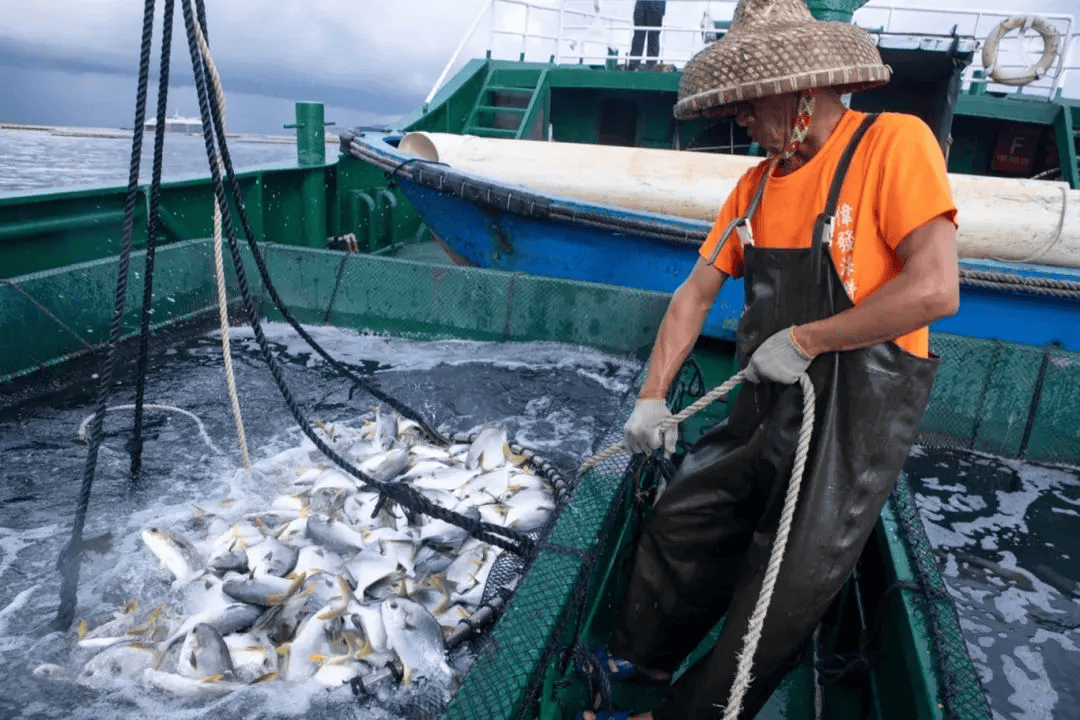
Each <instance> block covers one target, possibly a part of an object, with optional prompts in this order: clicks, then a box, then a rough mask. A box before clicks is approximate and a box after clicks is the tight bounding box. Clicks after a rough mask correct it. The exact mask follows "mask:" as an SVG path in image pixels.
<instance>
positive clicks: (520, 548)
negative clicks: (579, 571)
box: [182, 0, 535, 556]
mask: <svg viewBox="0 0 1080 720" xmlns="http://www.w3.org/2000/svg"><path fill="white" fill-rule="evenodd" d="M196 2H198V0H196ZM182 8H183V13H184V23H185V26H186V28H187V36H188V49H189V51H190V53H191V62H192V66H193V68H195V69H196V70H195V89H196V91H197V95H198V98H199V112H200V114H201V119H202V123H203V128H204V132H203V138H204V144H205V146H206V154H207V160H208V163H209V165H210V174H211V177H212V179H213V186H214V195H215V198H216V200H217V201H218V204H219V205H220V206H221V207H222V208H223V209H225V210H226V211H225V212H222V225H223V227H224V231H225V235H226V237H227V238H228V241H229V252H230V253H231V255H232V259H233V264H234V266H235V269H236V280H237V285H238V286H239V289H240V296H241V300H242V303H243V307H244V311H245V313H246V314H247V316H248V320H249V322H250V324H251V328H252V331H253V332H254V335H255V340H256V342H257V343H258V345H259V349H260V350H261V351H262V355H263V359H264V361H265V362H266V364H267V367H268V369H269V370H270V373H271V375H272V376H273V378H274V381H275V383H276V384H277V387H278V390H279V392H281V395H282V398H283V399H284V401H285V405H286V407H287V408H288V410H289V412H290V414H291V415H292V417H293V419H294V420H295V421H296V423H297V424H298V425H299V427H300V430H301V431H302V432H303V433H304V435H306V436H307V438H308V439H309V440H311V441H312V443H313V444H314V445H315V447H316V448H318V449H319V451H320V452H322V453H323V454H324V455H325V456H326V457H327V458H329V459H330V461H331V462H333V463H334V464H335V465H337V466H338V467H340V468H341V469H342V470H344V471H345V472H347V473H349V474H350V475H352V476H353V477H355V478H356V479H357V480H360V481H361V482H362V483H363V484H364V485H365V486H367V487H369V488H374V489H375V490H376V491H378V492H379V493H385V494H386V495H387V496H388V497H390V498H392V499H393V500H394V501H396V502H397V503H398V504H399V505H401V506H403V507H409V508H412V509H414V510H415V511H417V512H421V513H423V514H425V515H428V516H430V517H433V518H436V519H439V520H444V521H446V522H449V523H451V524H453V525H456V526H457V527H461V528H465V529H468V527H469V526H470V525H471V524H472V523H473V519H472V518H468V517H466V516H464V515H461V514H459V513H455V512H453V511H450V510H447V509H446V508H443V507H440V506H438V505H435V504H434V503H432V502H431V501H430V500H428V499H427V498H426V497H424V496H423V495H422V494H420V493H419V492H417V491H416V490H415V489H413V488H411V487H409V486H407V485H403V484H401V483H393V482H389V483H387V482H380V481H377V480H375V479H374V478H372V477H370V476H368V475H367V474H366V473H364V472H362V471H361V470H359V469H357V468H356V467H353V466H352V465H351V464H350V463H349V462H348V461H346V460H345V459H344V458H342V457H341V456H340V455H338V453H337V452H335V451H334V450H333V449H332V448H331V447H330V446H329V445H327V444H326V443H325V442H324V441H323V440H322V438H320V437H319V436H318V434H317V433H315V431H314V430H313V429H312V427H311V425H310V423H308V421H307V418H305V417H304V415H303V413H302V412H301V410H300V407H299V405H298V404H297V402H296V400H295V398H294V397H293V394H292V391H291V390H290V389H289V387H288V384H287V383H286V382H285V378H284V376H283V374H282V371H281V367H280V365H279V364H278V362H277V358H276V357H275V356H274V354H273V352H272V351H271V349H270V345H269V343H268V342H267V340H266V335H265V334H264V333H263V330H262V326H261V324H260V322H259V317H258V313H257V312H256V309H255V306H254V303H253V301H252V297H251V292H250V289H249V287H248V282H247V273H246V272H245V270H244V264H243V258H242V257H241V255H240V247H239V244H238V242H237V239H236V232H235V228H234V226H233V223H232V214H231V212H228V211H227V209H228V206H227V205H226V203H225V187H224V182H223V180H222V177H221V173H220V172H219V171H218V167H217V162H216V160H217V155H216V153H215V148H214V132H215V131H217V132H218V144H219V145H220V146H222V148H223V149H224V145H225V136H224V133H221V132H220V130H221V124H220V122H217V123H214V122H213V118H212V117H211V113H212V109H211V105H212V103H210V101H209V98H208V92H207V85H206V68H205V67H204V66H203V64H202V56H201V54H200V52H199V47H198V40H197V35H196V32H195V26H194V17H193V14H192V8H191V0H184V2H183V3H182ZM218 120H219V121H220V118H218ZM223 157H224V155H223ZM250 240H251V238H249V242H250ZM474 536H475V537H476V538H478V539H480V540H483V541H485V542H488V543H490V544H492V545H496V546H498V547H501V548H504V549H506V550H509V551H511V552H513V553H516V554H519V555H526V556H528V555H531V553H532V551H533V548H534V544H535V542H534V540H533V539H532V538H531V537H529V536H528V535H526V534H524V533H521V532H518V531H516V530H513V529H511V528H504V527H502V526H499V525H493V524H491V523H486V522H485V523H480V525H479V529H478V530H477V531H476V533H475V535H474Z"/></svg>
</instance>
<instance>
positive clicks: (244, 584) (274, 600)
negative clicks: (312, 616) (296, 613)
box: [221, 575, 304, 607]
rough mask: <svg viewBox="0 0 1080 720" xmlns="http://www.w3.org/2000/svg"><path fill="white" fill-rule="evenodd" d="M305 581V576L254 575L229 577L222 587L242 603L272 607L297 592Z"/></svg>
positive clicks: (227, 593) (226, 592)
mask: <svg viewBox="0 0 1080 720" xmlns="http://www.w3.org/2000/svg"><path fill="white" fill-rule="evenodd" d="M303 582H304V577H303V576H300V577H297V578H296V579H294V580H289V579H288V578H283V577H277V576H276V575H262V576H255V575H252V576H250V577H233V578H229V579H227V580H226V581H225V582H223V583H222V584H221V589H222V591H224V592H225V594H226V595H228V596H229V597H231V598H232V599H234V600H238V601H240V602H242V603H248V604H251V605H260V606H262V607H271V606H272V605H280V604H281V603H283V602H285V601H286V600H288V599H289V598H290V597H292V596H293V595H294V594H296V593H297V592H298V591H299V590H300V588H301V586H302V585H303Z"/></svg>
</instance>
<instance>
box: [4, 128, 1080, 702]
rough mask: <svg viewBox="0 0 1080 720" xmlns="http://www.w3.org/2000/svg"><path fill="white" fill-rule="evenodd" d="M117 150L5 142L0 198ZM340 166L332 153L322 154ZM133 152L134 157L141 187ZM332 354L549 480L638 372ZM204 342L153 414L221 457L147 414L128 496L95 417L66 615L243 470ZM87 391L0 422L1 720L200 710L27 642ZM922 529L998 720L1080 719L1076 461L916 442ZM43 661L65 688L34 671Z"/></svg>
mask: <svg viewBox="0 0 1080 720" xmlns="http://www.w3.org/2000/svg"><path fill="white" fill-rule="evenodd" d="M130 147H131V140H130V138H98V137H93V138H87V137H71V136H59V135H51V134H49V133H45V132H35V131H25V130H2V129H0V192H9V191H16V192H17V191H38V190H42V189H47V188H57V189H59V188H66V187H73V186H85V185H101V184H106V185H123V184H125V183H126V182H127V175H128V159H129V158H128V156H129V154H130ZM230 150H231V151H232V154H233V158H234V161H235V164H236V166H237V168H241V167H250V166H253V165H262V164H266V163H273V162H279V161H288V160H291V159H292V158H293V157H294V156H295V147H294V146H293V145H292V144H285V143H268V142H252V141H244V140H237V141H235V142H230ZM335 152H336V150H335V148H334V147H333V146H328V157H333V154H334V153H335ZM205 167H206V158H205V152H204V149H203V145H202V140H201V138H198V137H185V136H170V137H169V138H167V142H166V156H165V175H166V177H179V176H185V175H191V174H205V169H204V168H205ZM149 168H150V148H149V145H148V146H147V148H146V151H145V152H144V159H143V174H142V177H143V179H144V181H145V180H146V179H148V177H149V172H150V170H149ZM316 332H317V334H318V337H319V339H320V341H322V342H324V343H325V344H326V346H327V347H328V349H329V350H330V351H331V352H332V353H334V354H335V355H336V356H338V357H341V358H342V359H344V360H347V361H350V362H354V363H357V364H359V365H361V366H363V367H365V368H366V369H367V370H368V371H369V372H370V373H371V375H372V377H373V378H374V379H375V380H377V381H378V383H379V384H380V386H381V387H384V388H385V389H387V390H388V391H390V392H392V393H393V394H395V396H397V397H400V398H401V399H402V400H403V401H404V402H406V403H407V404H412V405H413V406H414V407H416V408H417V409H418V410H419V411H421V412H422V413H424V414H426V415H427V416H428V418H429V419H430V420H431V422H432V423H434V424H436V425H440V426H443V427H444V428H449V429H451V430H453V431H470V430H477V429H479V428H481V427H483V426H484V425H485V424H496V425H499V426H501V427H504V428H506V429H507V430H508V431H509V432H510V435H511V437H512V439H513V440H515V441H516V442H518V443H520V444H522V445H524V446H526V447H530V448H533V449H534V450H536V452H538V453H540V454H542V455H544V456H545V457H547V458H548V459H550V460H551V461H552V462H554V463H555V464H556V465H557V466H558V467H559V468H560V469H561V470H563V471H564V472H571V471H572V470H573V468H574V467H576V464H577V463H579V462H581V460H582V459H584V458H585V457H587V456H589V455H590V454H591V453H592V452H594V451H596V450H598V449H599V448H597V447H596V443H597V440H598V438H599V437H600V435H601V434H602V433H603V431H604V430H606V429H607V428H608V427H609V426H610V424H611V423H612V422H613V421H614V417H615V413H616V411H617V408H618V406H619V403H620V401H621V400H622V399H623V397H624V396H625V393H626V392H627V391H628V390H629V388H630V387H631V384H632V382H633V378H634V377H635V375H636V373H637V372H638V371H639V370H640V365H639V364H638V363H637V362H636V361H632V360H628V359H626V358H620V357H614V356H607V355H602V354H599V353H593V352H589V351H582V350H580V349H578V348H571V347H564V346H557V345H540V346H537V345H531V344H526V345H488V344H478V343H464V342H448V343H410V342H403V341H395V340H387V339H384V338H378V337H373V336H365V335H357V334H355V333H349V332H345V331H338V330H333V329H322V328H320V329H316ZM271 334H272V339H273V342H274V344H275V346H276V347H277V348H278V350H279V351H280V352H281V353H282V356H283V357H284V358H285V359H286V361H287V367H288V370H287V374H288V375H289V377H290V378H291V381H292V384H293V388H294V390H296V391H297V392H298V394H299V395H300V399H301V403H302V404H303V405H304V407H305V408H307V409H308V410H309V411H310V412H311V413H313V414H314V415H315V416H317V417H319V418H321V419H325V420H328V421H333V420H335V419H341V418H348V417H355V416H356V415H357V414H358V412H359V411H360V409H361V408H360V407H359V406H358V403H367V402H368V400H366V399H363V398H356V399H349V397H348V387H347V385H345V384H343V383H342V382H341V381H339V380H337V379H335V378H334V377H333V375H332V374H331V373H330V372H329V371H328V370H327V369H326V368H325V367H324V366H323V365H322V364H321V362H319V361H317V360H314V359H312V357H311V355H310V353H308V352H307V351H306V350H305V349H304V348H303V347H302V346H301V345H300V344H299V343H298V339H297V338H295V337H294V336H293V335H292V334H291V331H289V330H287V329H285V328H284V327H282V326H274V327H273V328H272V333H271ZM236 337H237V338H238V341H237V343H235V345H236V346H237V359H236V361H235V362H236V365H237V371H238V375H239V377H240V385H241V393H242V398H243V403H244V406H243V407H244V417H245V422H246V425H247V430H248V443H249V446H250V447H251V448H252V456H253V459H255V460H258V459H260V458H268V457H272V456H273V455H274V454H275V453H277V452H279V451H281V450H283V449H286V448H289V447H293V446H295V445H296V443H297V442H298V439H299V435H298V430H297V429H296V428H295V427H294V426H293V423H292V421H291V420H290V419H288V417H287V414H286V413H285V409H284V406H283V405H282V403H281V401H280V400H279V399H278V396H277V391H276V389H275V388H274V387H273V385H272V383H271V381H270V378H269V375H268V373H267V372H266V371H265V369H264V368H263V366H262V363H261V361H260V360H259V358H258V357H257V356H256V354H255V353H254V351H253V347H252V345H251V341H250V336H248V339H245V336H244V335H243V334H242V333H241V334H238V335H237V336H236ZM217 343H218V341H217V340H216V339H215V338H213V337H212V336H206V337H201V338H196V339H195V340H192V341H190V342H188V343H185V344H182V345H180V346H177V347H173V348H169V349H159V351H158V355H157V356H156V360H155V365H154V369H153V371H152V374H151V378H152V380H151V388H150V391H149V392H148V395H147V401H148V402H157V403H164V404H171V405H176V406H179V407H183V408H184V409H186V410H188V411H190V412H193V413H195V414H196V415H198V416H199V417H200V418H201V419H202V421H203V422H204V423H205V426H206V428H207V431H208V432H209V434H210V436H211V437H212V438H213V441H214V442H215V443H216V445H217V446H218V447H220V448H222V449H224V452H223V453H222V454H218V453H215V452H212V451H210V450H209V449H208V448H207V447H206V446H205V444H204V443H203V441H202V440H201V439H200V438H199V435H198V433H197V432H196V429H195V427H194V425H193V424H192V423H191V422H190V421H189V420H187V419H185V418H184V417H181V416H176V415H161V414H156V415H155V414H153V413H151V414H148V416H147V426H148V431H149V433H150V435H151V438H150V439H149V440H148V442H147V446H146V454H145V458H144V466H145V468H146V475H147V478H148V480H147V481H146V483H145V484H144V485H142V486H140V487H138V488H129V487H128V486H127V485H126V482H125V481H124V477H125V469H126V465H127V458H128V456H127V454H126V453H125V452H124V450H123V443H124V442H125V440H126V435H125V433H124V431H125V428H126V427H127V425H125V422H129V420H128V419H127V416H126V414H124V413H117V414H115V415H113V414H110V415H109V418H108V420H107V423H106V431H107V437H106V441H105V445H104V447H103V449H102V453H101V457H100V460H99V477H98V479H97V481H96V484H95V487H94V496H93V500H92V503H91V509H90V515H89V523H88V527H87V533H86V534H87V536H94V535H97V534H102V533H106V532H111V533H112V534H113V538H114V546H113V549H112V550H111V551H110V553H108V554H105V555H95V554H94V553H90V554H89V555H88V559H87V564H86V566H84V571H83V584H82V585H80V589H79V603H80V604H79V616H80V617H95V616H100V615H101V614H102V613H106V612H109V611H113V610H115V609H116V608H117V607H118V606H121V605H123V603H125V602H127V601H128V600H130V599H132V597H134V596H136V595H140V594H152V593H153V592H154V591H155V589H156V590H160V586H161V584H162V583H163V582H165V580H163V577H162V571H161V569H160V567H159V566H158V564H157V563H156V561H154V559H153V557H152V556H150V554H149V553H148V552H147V550H146V549H145V547H144V546H143V545H142V544H141V543H140V542H139V541H138V540H137V538H138V534H139V530H140V529H141V527H142V526H143V525H144V524H145V523H147V522H156V523H167V522H169V521H170V520H176V521H179V519H180V518H181V517H185V516H187V515H188V514H189V513H190V511H191V508H192V505H193V504H199V503H205V502H207V501H209V500H212V499H214V498H217V497H218V496H219V494H220V492H221V488H223V487H224V486H225V485H226V484H227V483H228V482H229V480H230V478H233V477H234V476H235V474H236V472H237V468H238V466H239V465H238V463H239V459H238V455H237V451H236V450H235V442H234V440H233V437H234V436H233V430H232V421H231V417H230V415H229V411H228V409H227V408H226V407H225V405H224V403H223V402H222V401H221V397H222V395H223V388H224V380H223V374H222V370H221V361H220V356H219V353H218V347H217ZM93 390H94V384H93V383H92V381H91V379H90V378H85V379H83V381H82V382H81V383H79V384H77V385H76V387H75V388H74V389H71V390H69V391H68V392H65V393H64V394H62V395H59V396H54V395H48V396H44V397H42V398H41V399H40V401H39V402H36V403H34V404H31V405H23V406H20V407H19V408H17V409H15V410H11V409H8V410H5V411H3V412H2V413H0V452H2V457H3V463H0V649H2V650H3V652H0V717H13V718H15V717H20V718H59V717H86V718H90V717H105V716H108V717H120V718H132V719H134V718H136V717H155V718H170V719H172V718H187V717H194V716H200V717H201V716H203V715H202V713H203V710H200V709H197V708H193V707H191V706H190V704H185V703H183V702H177V701H175V699H172V698H168V697H165V696H163V695H161V694H154V693H150V694H146V693H145V692H144V691H143V690H142V688H141V686H138V685H137V684H134V681H133V684H132V685H131V687H130V688H128V689H126V690H122V691H120V692H116V691H103V690H101V689H95V688H92V687H90V688H88V687H85V686H82V685H78V684H76V683H74V682H72V678H73V677H74V675H75V674H77V673H78V671H79V669H80V666H79V663H80V662H83V663H84V662H85V661H86V658H85V657H83V656H79V655H78V654H77V653H75V652H73V649H72V639H71V637H70V636H69V635H68V636H61V635H58V634H51V635H49V634H46V635H42V634H41V632H40V628H41V626H42V625H43V624H44V623H45V622H47V621H48V620H49V619H51V617H52V615H53V614H54V613H55V609H56V603H57V590H58V587H59V578H58V575H57V573H56V571H55V569H54V563H55V559H56V555H57V553H58V551H59V549H60V547H61V546H62V545H63V543H64V541H65V539H66V534H67V533H68V532H69V531H70V518H71V515H72V511H73V508H74V503H75V495H76V492H77V487H78V483H79V480H80V478H81V473H82V466H83V464H84V462H85V452H86V451H85V446H84V444H83V443H82V442H81V441H79V440H78V438H77V437H76V435H75V429H76V427H77V426H78V424H79V423H80V422H81V421H82V420H83V419H84V418H85V417H86V415H87V414H88V412H89V410H88V408H89V406H90V405H91V402H92V401H91V396H92V393H93ZM131 396H132V389H131V387H130V378H121V379H120V380H118V382H117V386H116V392H115V394H114V397H113V403H114V404H119V403H124V402H130V401H131ZM906 471H907V473H908V476H909V479H910V482H911V484H912V488H913V491H914V493H915V497H916V500H917V502H918V505H919V508H920V511H921V514H922V520H923V525H924V527H925V529H926V532H927V535H928V537H929V539H930V540H931V542H932V543H933V545H934V547H935V551H936V553H937V556H938V559H939V567H940V569H941V571H942V574H943V576H944V578H945V581H946V584H947V586H948V588H949V591H950V593H951V595H952V597H953V599H954V601H955V603H956V606H957V610H958V613H959V617H960V622H961V625H962V627H963V630H964V632H965V638H966V641H967V645H968V650H969V652H970V654H971V656H972V658H973V661H974V663H975V666H976V669H977V671H978V673H979V677H980V680H981V681H982V683H983V686H984V689H985V691H986V694H987V697H988V699H989V702H990V705H991V709H992V712H993V715H994V717H995V718H998V719H1005V718H1015V719H1017V720H1051V719H1055V720H1057V719H1062V720H1064V719H1066V718H1076V717H1080V711H1078V710H1077V708H1080V681H1078V680H1077V678H1078V677H1080V652H1077V651H1078V649H1080V532H1078V530H1077V528H1080V468H1076V467H1068V466H1059V465H1044V464H1038V463H1028V462H1023V461H1020V460H1016V459H1009V458H999V457H994V456H989V455H983V454H979V453H974V452H969V451H966V450H945V449H939V448H929V447H916V448H915V449H914V450H913V452H912V454H911V457H910V459H909V461H908V463H907V466H906ZM46 663H55V664H57V665H59V666H61V667H63V668H65V672H66V673H68V675H66V676H60V677H37V676H34V675H33V674H32V672H33V670H34V669H36V668H39V667H40V666H42V665H43V664H46ZM250 700H251V703H252V704H251V705H250V707H248V706H245V707H244V708H243V710H244V711H243V712H240V711H239V709H238V708H237V707H235V706H230V705H229V704H228V701H218V702H219V703H220V704H216V705H212V706H211V708H210V712H209V715H217V716H226V715H228V716H236V717H301V716H304V715H308V716H312V717H331V716H335V717H336V716H340V717H371V718H374V719H375V720H382V718H383V717H392V713H391V714H385V713H384V714H381V715H380V714H378V713H375V714H373V711H372V710H371V709H370V708H368V709H367V710H365V711H364V712H362V713H359V711H357V709H356V708H357V706H356V705H355V703H353V702H352V700H351V698H350V697H347V696H343V695H341V694H340V693H339V694H337V695H335V694H334V693H330V692H320V693H315V694H311V693H308V694H301V696H293V695H289V694H282V693H280V692H278V691H276V690H274V689H268V690H265V691H264V693H263V694H261V695H258V696H257V697H253V698H250Z"/></svg>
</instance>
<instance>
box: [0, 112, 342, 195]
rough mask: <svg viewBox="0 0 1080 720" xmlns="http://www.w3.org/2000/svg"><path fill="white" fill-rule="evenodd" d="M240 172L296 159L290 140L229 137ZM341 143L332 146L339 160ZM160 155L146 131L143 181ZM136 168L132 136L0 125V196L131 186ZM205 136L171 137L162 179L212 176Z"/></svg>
mask: <svg viewBox="0 0 1080 720" xmlns="http://www.w3.org/2000/svg"><path fill="white" fill-rule="evenodd" d="M227 142H228V148H229V156H230V158H231V159H232V163H233V167H234V168H235V169H236V170H240V169H243V168H248V167H252V166H257V165H267V164H272V163H279V162H287V161H292V162H295V161H296V144H295V143H294V142H291V141H290V139H289V138H287V137H283V138H277V139H274V138H263V139H243V138H237V139H227ZM336 152H337V147H336V145H333V144H329V143H328V144H327V157H328V158H333V157H335V154H336ZM153 159H154V136H153V133H149V132H148V133H144V134H143V147H142V155H141V158H140V161H139V180H140V182H142V183H149V182H150V179H151V174H152V172H151V171H152V169H153V164H152V163H153ZM130 166H131V136H130V135H128V136H127V137H123V136H121V137H95V136H90V135H76V134H56V133H55V132H49V131H46V130H22V129H14V130H13V129H5V128H0V194H2V193H8V192H39V191H43V190H61V189H64V188H70V187H82V186H87V185H99V186H100V185H105V186H126V185H127V182H128V174H129V172H130ZM208 168H209V163H208V161H207V159H206V146H205V144H204V142H203V138H202V135H185V134H179V133H170V134H167V135H166V136H165V145H164V152H163V154H162V177H164V178H165V179H176V178H180V177H189V176H192V175H202V176H209V174H210V172H209V169H208Z"/></svg>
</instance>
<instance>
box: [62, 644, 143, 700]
mask: <svg viewBox="0 0 1080 720" xmlns="http://www.w3.org/2000/svg"><path fill="white" fill-rule="evenodd" d="M160 659H161V656H160V654H159V653H158V652H156V651H155V648H154V646H153V645H150V644H147V643H124V644H120V645H113V646H112V647H108V648H106V649H104V650H102V651H101V652H99V653H98V654H96V655H94V657H92V658H90V660H89V661H87V663H86V665H84V666H83V668H82V670H80V671H79V673H78V675H76V677H75V682H76V683H78V684H79V685H85V686H87V687H93V688H99V689H106V688H111V687H114V686H115V685H116V684H117V683H126V682H128V678H129V677H131V676H133V675H138V674H139V673H140V672H142V671H143V670H145V669H147V668H152V667H154V666H155V665H157V664H158V662H160Z"/></svg>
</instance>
